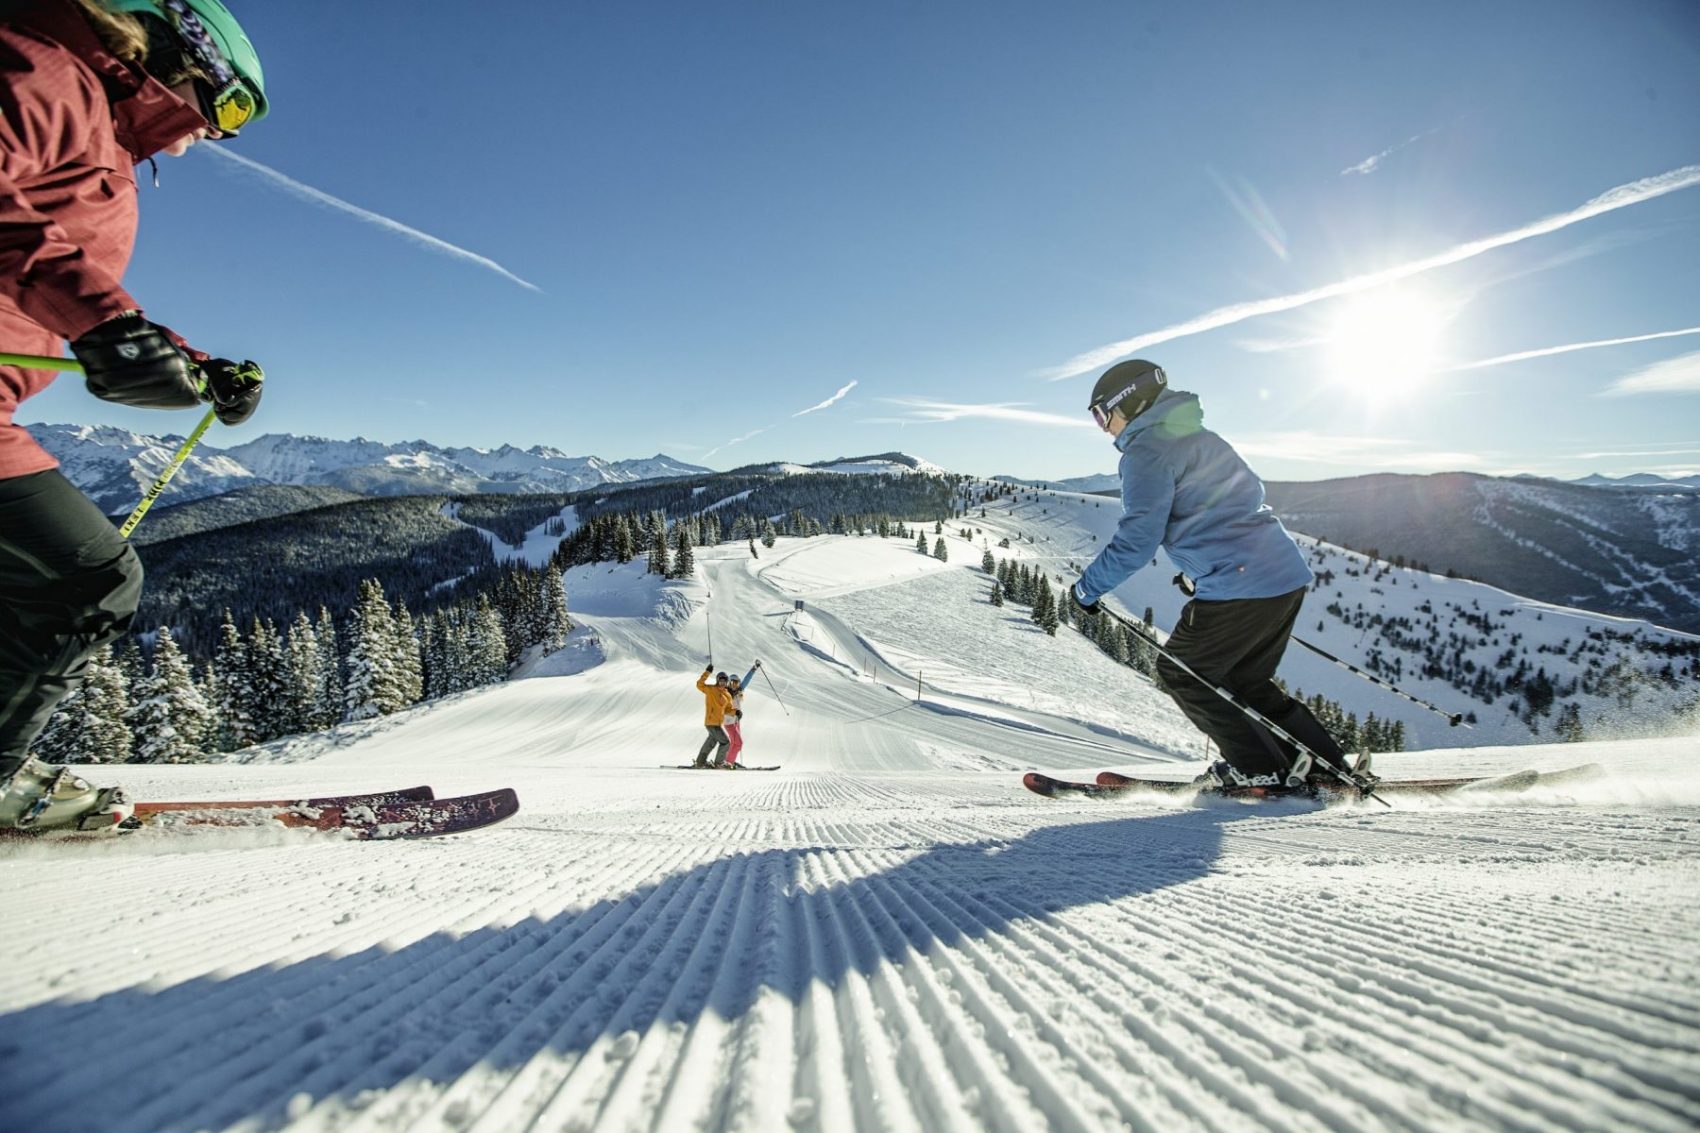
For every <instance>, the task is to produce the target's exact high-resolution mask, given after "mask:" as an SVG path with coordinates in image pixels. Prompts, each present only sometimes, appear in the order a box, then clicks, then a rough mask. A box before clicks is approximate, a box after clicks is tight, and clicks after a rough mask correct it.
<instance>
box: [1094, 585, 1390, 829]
mask: <svg viewBox="0 0 1700 1133" xmlns="http://www.w3.org/2000/svg"><path fill="white" fill-rule="evenodd" d="M1100 609H1102V610H1103V612H1104V614H1105V615H1106V616H1108V617H1109V618H1110V619H1111V620H1112V621H1116V622H1120V623H1121V625H1122V627H1123V628H1124V629H1126V630H1127V631H1128V632H1129V633H1134V634H1138V635H1139V637H1140V638H1141V639H1142V640H1144V641H1145V643H1146V644H1147V645H1149V646H1151V648H1153V649H1155V650H1156V651H1157V652H1158V653H1159V654H1161V655H1162V656H1164V657H1166V658H1168V660H1169V663H1170V664H1172V665H1174V666H1175V667H1176V668H1178V669H1180V670H1181V672H1183V673H1185V674H1186V675H1187V676H1189V677H1191V678H1192V679H1193V680H1195V681H1197V682H1198V683H1199V684H1201V685H1203V686H1204V687H1205V688H1207V689H1209V690H1210V691H1211V692H1213V693H1215V694H1216V695H1217V696H1219V697H1221V698H1222V699H1223V700H1225V701H1227V702H1228V703H1229V704H1232V705H1233V706H1234V707H1235V708H1238V709H1239V710H1240V711H1241V712H1243V713H1245V714H1246V716H1247V717H1248V718H1250V719H1251V720H1252V721H1254V722H1255V723H1258V724H1262V725H1263V726H1264V727H1265V728H1268V729H1269V730H1270V731H1271V732H1273V733H1274V734H1275V737H1276V738H1277V739H1280V740H1285V741H1286V742H1287V743H1290V744H1292V745H1293V746H1294V747H1295V748H1297V749H1298V750H1299V751H1301V752H1303V753H1304V754H1305V755H1306V756H1307V757H1309V759H1310V762H1311V765H1312V766H1316V767H1322V768H1323V769H1325V770H1326V771H1327V772H1328V773H1329V774H1330V775H1332V776H1334V778H1336V779H1338V780H1340V782H1342V783H1344V784H1346V785H1347V786H1348V787H1351V788H1352V789H1353V790H1355V791H1357V792H1358V794H1360V795H1362V796H1363V797H1364V798H1366V799H1374V800H1375V801H1376V802H1378V803H1380V804H1381V805H1382V806H1385V807H1391V806H1392V805H1393V804H1392V803H1390V802H1388V801H1387V800H1386V799H1384V798H1382V797H1381V796H1380V795H1378V794H1376V793H1375V788H1374V787H1371V786H1369V785H1368V784H1366V783H1363V782H1360V781H1359V780H1358V779H1357V778H1355V777H1354V776H1353V775H1352V773H1351V772H1350V771H1347V770H1344V769H1342V768H1339V767H1336V766H1335V765H1334V764H1333V763H1332V762H1331V761H1329V760H1326V759H1324V758H1322V756H1320V755H1318V754H1317V752H1316V751H1315V750H1314V749H1313V748H1312V747H1311V746H1310V745H1309V744H1307V743H1305V742H1304V741H1303V740H1301V739H1299V738H1298V737H1297V736H1295V735H1293V733H1291V732H1289V731H1287V729H1285V728H1283V727H1282V726H1281V725H1279V724H1277V723H1276V722H1275V721H1273V720H1271V719H1270V718H1269V717H1267V716H1265V715H1264V714H1263V713H1261V712H1259V711H1258V710H1257V709H1255V708H1253V707H1252V706H1251V705H1249V704H1247V703H1246V702H1245V701H1244V700H1242V699H1240V696H1239V694H1238V693H1236V692H1235V691H1234V690H1233V689H1230V688H1223V687H1222V686H1221V685H1219V684H1217V683H1216V682H1215V681H1212V680H1209V679H1207V678H1205V677H1201V676H1199V675H1198V671H1197V670H1196V669H1194V668H1193V667H1192V666H1191V665H1189V664H1187V663H1186V662H1185V661H1183V660H1181V659H1180V658H1179V657H1176V656H1175V655H1174V654H1173V653H1171V652H1169V651H1168V650H1167V649H1165V648H1163V645H1162V643H1161V642H1159V641H1158V640H1157V639H1156V638H1155V637H1152V636H1151V635H1150V634H1148V633H1146V632H1145V627H1144V626H1143V625H1136V624H1135V623H1134V622H1133V621H1131V620H1130V619H1128V618H1124V617H1122V616H1121V615H1120V614H1118V613H1116V612H1115V611H1114V610H1112V609H1110V608H1109V607H1108V606H1102V607H1100Z"/></svg>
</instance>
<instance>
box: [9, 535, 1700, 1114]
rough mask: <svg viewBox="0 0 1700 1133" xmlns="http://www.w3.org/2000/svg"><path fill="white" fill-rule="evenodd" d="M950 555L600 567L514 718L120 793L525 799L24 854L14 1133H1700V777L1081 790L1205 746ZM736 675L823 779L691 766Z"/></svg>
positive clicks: (489, 709)
mask: <svg viewBox="0 0 1700 1133" xmlns="http://www.w3.org/2000/svg"><path fill="white" fill-rule="evenodd" d="M992 534H993V539H994V542H995V539H996V534H997V532H996V531H993V532H992ZM945 537H946V539H947V541H948V543H949V545H950V550H951V552H952V557H951V561H950V562H948V563H946V562H941V561H939V560H937V559H935V558H932V557H929V556H925V555H920V554H917V553H916V552H915V549H914V546H913V545H912V543H911V544H905V543H904V542H903V541H901V540H878V539H873V538H853V537H822V538H816V539H810V540H789V539H787V540H781V541H780V542H779V543H778V544H777V545H776V546H775V547H773V548H771V549H768V548H763V549H762V552H761V557H760V558H759V559H756V558H752V556H751V555H750V554H749V553H748V551H747V550H746V549H745V548H744V547H742V546H740V545H736V544H733V545H727V546H721V547H717V548H705V549H701V550H699V553H698V566H697V576H696V578H695V579H694V580H692V581H689V582H684V583H666V582H662V581H659V580H658V579H656V578H655V577H654V576H646V575H645V574H643V572H642V563H641V561H640V562H637V563H632V564H628V565H626V566H621V567H613V566H611V565H610V564H600V565H596V566H591V567H581V568H576V569H574V570H572V571H569V572H568V575H567V579H566V582H567V588H568V595H569V600H570V602H571V606H572V611H573V616H574V618H575V621H576V623H577V627H576V629H575V630H574V632H573V635H572V639H571V641H570V643H569V645H568V646H567V648H566V649H564V650H562V651H561V652H559V653H556V654H554V655H552V656H549V657H546V658H542V659H540V660H538V661H536V662H535V663H534V664H533V665H532V666H531V667H530V669H529V670H528V671H526V672H524V673H522V674H521V675H520V676H519V677H518V678H516V679H514V680H511V681H509V682H507V683H505V684H502V685H498V686H494V687H491V688H487V689H483V690H479V691H477V692H472V693H466V694H462V695H460V696H458V697H453V698H448V699H445V700H441V701H436V702H433V703H430V704H427V705H423V706H421V707H419V708H416V709H413V710H411V711H408V712H404V713H402V714H399V715H396V716H392V717H388V718H385V719H381V720H376V721H367V722H364V723H361V724H350V725H344V726H342V727H340V728H338V729H336V730H334V731H333V732H329V733H323V734H319V735H315V736H309V737H299V738H296V739H292V740H286V741H280V742H278V743H275V744H272V745H269V746H267V747H265V748H262V749H258V750H250V751H248V752H244V753H239V755H238V757H237V758H238V759H240V760H241V761H240V762H237V761H232V762H225V763H213V764H200V765H182V766H125V767H117V768H94V769H92V770H93V771H95V772H103V771H104V772H107V773H108V774H107V775H106V777H105V778H106V780H110V781H118V782H122V783H123V784H124V785H125V786H126V787H128V788H129V789H130V791H131V793H132V795H133V796H134V797H136V798H140V799H171V798H190V799H196V798H217V797H232V798H262V799H263V798H292V797H296V796H307V795H327V794H336V793H350V792H357V791H370V790H381V789H385V788H391V787H399V786H403V785H411V784H415V783H419V784H427V783H428V784H429V785H430V786H431V787H432V788H433V789H434V790H435V791H436V793H437V795H438V796H439V797H449V796H455V795H464V794H473V793H476V792H480V791H485V790H490V789H493V788H498V787H512V788H514V789H515V790H517V792H518V795H519V799H520V808H519V812H518V813H517V814H516V815H514V816H513V817H510V818H508V819H507V820H506V821H504V822H502V823H500V824H499V825H495V826H491V827H489V828H487V829H483V830H479V831H475V832H471V833H467V834H461V835H456V836H451V837H446V838H436V839H426V840H420V841H393V842H382V841H380V842H354V841H351V840H348V839H346V838H341V837H338V836H336V835H334V834H319V833H312V832H308V831H302V830H289V829H282V828H249V827H244V828H238V829H230V828H219V827H191V828H184V829H173V830H156V829H147V828H145V829H143V830H140V831H137V832H136V833H134V834H127V835H115V836H108V837H103V838H99V839H86V840H85V839H79V840H76V841H74V842H65V843H61V844H52V843H49V842H47V841H45V840H37V841H24V842H22V843H17V842H9V843H6V844H3V845H0V892H3V893H4V894H5V899H6V915H5V917H4V918H3V920H0V956H4V957H5V962H4V963H3V964H0V1129H5V1130H15V1131H19V1133H23V1131H30V1133H54V1131H60V1130H67V1131H68V1130H106V1129H111V1128H122V1129H124V1130H130V1131H142V1130H172V1131H177V1130H224V1129H232V1130H246V1131H255V1133H258V1131H262V1130H265V1131H270V1130H290V1131H301V1133H306V1131H320V1130H325V1131H329V1130H346V1131H350V1133H353V1131H363V1133H378V1131H389V1130H444V1131H447V1130H455V1131H479V1133H506V1131H510V1130H531V1129H535V1130H549V1131H554V1130H590V1129H599V1130H600V1129H607V1130H625V1129H640V1130H665V1131H669V1133H671V1131H676V1130H696V1129H701V1130H722V1129H725V1130H752V1131H758V1130H759V1131H765V1130H827V1131H834V1133H839V1131H848V1130H881V1131H885V1130H900V1131H917V1133H918V1131H926V1133H934V1131H950V1130H960V1131H970V1130H1034V1131H1038V1130H1119V1129H1133V1130H1146V1131H1161V1133H1169V1131H1175V1130H1283V1131H1286V1130H1291V1131H1301V1130H1331V1131H1340V1133H1344V1131H1355V1130H1366V1129H1371V1130H1382V1129H1385V1130H1436V1131H1440V1130H1445V1131H1452V1130H1517V1131H1539V1130H1626V1131H1637V1133H1643V1131H1646V1133H1653V1131H1669V1133H1691V1131H1692V1130H1694V1129H1696V1128H1700V963H1697V961H1700V900H1697V898H1700V741H1697V740H1696V739H1695V738H1692V737H1689V738H1674V739H1673V738H1663V739H1619V740H1613V741H1598V742H1587V743H1580V744H1553V745H1527V744H1525V745H1522V746H1487V747H1473V748H1459V747H1453V748H1445V749H1442V748H1439V747H1438V745H1437V744H1433V743H1431V744H1430V745H1429V746H1430V749H1429V750H1424V751H1417V752H1409V753H1402V754H1389V755H1383V756H1380V757H1378V759H1377V770H1378V771H1380V772H1381V773H1382V774H1383V775H1385V776H1387V777H1389V778H1422V777H1432V776H1446V775H1482V774H1487V775H1497V774H1504V773H1509V772H1514V771H1519V770H1523V769H1528V768H1534V769H1548V770H1551V769H1558V768H1564V767H1570V766H1574V765H1577V764H1584V763H1598V764H1601V765H1602V766H1603V768H1604V770H1603V772H1602V773H1601V774H1600V775H1598V776H1595V777H1590V778H1586V779H1584V780H1582V781H1575V782H1564V783H1561V784H1558V785H1554V786H1550V787H1548V786H1537V787H1534V788H1532V789H1529V790H1526V791H1521V792H1517V793H1506V794H1501V795H1494V794H1492V793H1488V794H1485V795H1484V794H1479V793H1477V794H1469V795H1461V796H1455V797H1445V796H1441V797H1404V796H1398V797H1392V798H1391V801H1392V803H1393V805H1392V806H1391V807H1382V806H1379V805H1367V804H1361V803H1359V804H1352V803H1334V804H1330V805H1319V804H1316V803H1307V802H1297V801H1280V802H1268V803H1246V802H1230V801H1221V800H1218V801H1215V802H1208V801H1199V800H1196V799H1190V798H1176V797H1168V796H1163V795H1160V794H1157V793H1131V792H1130V793H1127V794H1125V795H1117V796H1112V797H1108V798H1056V799H1044V798H1039V797H1037V796H1035V795H1033V794H1031V793H1030V792H1028V791H1026V790H1023V789H1022V786H1021V777H1022V774H1023V772H1025V771H1029V770H1039V771H1043V772H1045V773H1048V774H1052V775H1056V776H1058V777H1061V778H1068V779H1076V780H1082V779H1083V780H1087V781H1090V780H1091V779H1092V777H1093V775H1094V774H1095V773H1096V772H1097V771H1100V770H1105V769H1114V770H1119V771H1122V772H1125V773H1128V774H1139V775H1158V776H1166V777H1173V778H1184V777H1188V776H1190V775H1191V774H1193V773H1195V772H1196V771H1197V770H1198V769H1199V768H1200V767H1201V766H1202V752H1201V751H1200V750H1199V746H1198V742H1197V736H1196V733H1193V732H1192V731H1191V729H1190V728H1189V726H1188V725H1187V724H1186V722H1185V720H1184V719H1183V718H1182V717H1181V716H1180V715H1179V713H1178V712H1177V711H1176V710H1175V709H1174V708H1173V707H1172V705H1170V703H1169V701H1168V700H1167V698H1166V697H1165V696H1164V695H1163V694H1162V693H1161V692H1159V691H1157V690H1156V689H1155V688H1154V687H1152V686H1151V685H1150V684H1149V682H1147V681H1146V680H1144V678H1141V677H1139V676H1137V675H1136V674H1134V673H1133V672H1132V671H1131V670H1129V669H1127V668H1125V667H1120V666H1117V665H1115V664H1114V663H1113V662H1112V661H1110V660H1109V659H1108V658H1106V657H1105V656H1104V655H1103V654H1102V653H1101V652H1099V651H1098V650H1097V649H1096V647H1094V646H1092V645H1091V644H1089V643H1087V642H1085V641H1084V640H1082V639H1081V638H1080V637H1079V636H1078V635H1076V634H1073V633H1072V632H1070V631H1066V630H1065V631H1064V632H1062V633H1060V634H1059V635H1058V636H1057V637H1055V638H1052V637H1047V636H1046V635H1045V634H1044V633H1043V632H1042V631H1040V630H1038V629H1037V628H1036V627H1035V626H1033V624H1032V623H1031V622H1029V621H1027V620H1026V619H1025V617H1024V615H1023V614H1022V613H1021V612H1019V611H1014V610H1011V609H1009V608H998V607H993V606H991V605H989V604H988V603H987V602H986V601H985V600H984V594H985V591H986V589H987V580H986V577H985V575H984V574H983V573H981V572H980V570H979V565H978V564H979V561H980V551H979V545H978V543H974V544H970V543H968V542H965V541H963V540H960V539H958V538H956V536H955V534H954V533H947V534H946V536H945ZM927 538H928V540H929V542H930V541H931V540H932V539H933V534H932V532H931V529H930V527H929V529H928V534H927ZM995 553H997V554H1000V555H1002V554H1005V553H1006V552H1004V551H1001V550H1000V551H997V552H995ZM1057 569H1058V570H1060V569H1061V565H1060V564H1058V565H1057ZM1145 573H1146V574H1151V573H1154V572H1145ZM1457 585H1459V586H1467V585H1471V584H1466V583H1458V584H1457ZM1482 589H1483V591H1485V590H1486V588H1482ZM1493 593H1494V594H1495V595H1496V597H1497V598H1499V599H1504V600H1510V599H1507V598H1506V596H1504V595H1503V594H1501V593H1500V592H1497V591H1496V592H1493ZM799 602H801V604H802V605H801V608H800V609H799V606H798V603H799ZM1125 604H1126V606H1127V607H1128V608H1132V609H1134V610H1135V612H1136V613H1137V612H1138V607H1137V606H1136V605H1135V602H1134V601H1132V600H1128V601H1126V602H1125ZM1548 609H1549V610H1551V609H1553V608H1548ZM1307 610H1309V607H1308V606H1307ZM1311 620H1312V621H1314V620H1315V619H1314V618H1312V619H1311ZM1158 622H1159V624H1160V625H1161V624H1166V623H1165V622H1164V621H1163V616H1162V610H1161V609H1160V610H1159V618H1158ZM711 642H712V656H713V660H714V664H715V665H716V666H717V667H719V668H724V669H727V670H729V671H739V672H741V671H742V670H743V669H744V668H747V667H748V666H749V664H750V663H751V662H752V661H754V660H755V659H757V658H760V659H761V661H762V662H763V665H764V671H763V672H764V675H763V676H758V677H757V679H756V681H755V682H754V684H753V686H752V687H751V689H750V692H749V694H748V697H747V700H746V704H745V707H746V711H747V716H746V719H745V721H744V725H745V738H746V744H747V746H746V749H745V753H744V756H743V758H744V759H746V760H748V761H749V762H750V763H751V764H753V765H758V766H770V765H773V764H779V765H782V766H781V768H780V770H778V771H775V772H773V773H770V774H763V775H738V774H728V773H724V772H712V771H710V772H703V773H701V774H690V775H681V774H677V773H675V772H673V771H672V770H671V766H672V765H675V764H678V763H685V762H689V760H690V758H691V757H692V756H693V755H694V754H695V751H696V748H697V745H698V744H699V743H700V741H701V738H702V728H701V723H700V721H701V712H702V698H701V696H700V695H699V694H698V693H697V692H696V691H695V689H694V688H693V687H692V685H693V681H694V680H695V678H696V676H697V674H698V673H699V672H700V671H701V669H702V666H703V663H704V661H705V659H706V658H708V657H709V655H710V645H711ZM1295 652H1296V651H1295ZM767 678H771V681H769V680H768V679H767ZM1346 679H1348V680H1349V679H1350V678H1349V676H1348V677H1347V678H1346ZM1305 683H1306V686H1307V687H1312V686H1313V684H1314V687H1319V688H1320V687H1323V686H1322V685H1321V683H1320V682H1310V681H1307V682H1305ZM1329 695H1331V696H1335V697H1338V698H1346V697H1348V696H1349V697H1350V698H1351V700H1352V702H1353V703H1356V704H1358V705H1360V706H1373V707H1374V709H1375V710H1376V711H1378V712H1389V711H1392V712H1397V702H1394V701H1391V700H1390V699H1389V700H1386V701H1383V700H1380V699H1377V697H1379V696H1381V695H1382V694H1380V693H1378V692H1376V691H1375V690H1373V689H1370V688H1369V687H1368V686H1362V687H1361V688H1358V687H1352V686H1350V685H1336V686H1334V687H1333V689H1332V691H1330V693H1329ZM1456 735H1457V738H1458V740H1459V741H1460V742H1462V741H1464V740H1465V739H1466V737H1465V736H1464V734H1463V733H1461V732H1460V733H1457V734H1456ZM663 765H667V768H666V769H664V768H663Z"/></svg>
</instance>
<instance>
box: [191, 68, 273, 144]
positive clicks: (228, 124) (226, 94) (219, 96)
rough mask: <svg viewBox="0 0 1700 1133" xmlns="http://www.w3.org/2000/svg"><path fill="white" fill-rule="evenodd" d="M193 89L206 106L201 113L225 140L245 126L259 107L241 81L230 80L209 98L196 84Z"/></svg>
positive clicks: (252, 93) (199, 85) (246, 86)
mask: <svg viewBox="0 0 1700 1133" xmlns="http://www.w3.org/2000/svg"><path fill="white" fill-rule="evenodd" d="M195 89H196V92H197V93H198V94H200V96H201V99H202V101H203V102H204V103H205V104H206V105H204V106H202V107H201V113H202V114H204V115H205V116H206V119H207V121H208V122H211V123H212V124H213V125H214V126H217V127H218V132H219V133H221V134H223V135H224V136H225V137H227V138H228V137H232V136H234V135H235V133H236V131H238V130H240V129H241V128H242V127H244V126H246V125H247V124H248V121H249V120H250V119H251V118H253V117H254V114H255V112H256V111H258V110H259V107H260V104H259V102H258V101H257V100H256V99H255V98H254V92H253V91H251V90H249V89H248V85H247V84H246V83H244V82H243V81H242V80H241V79H231V80H230V81H229V82H228V83H226V84H224V86H222V87H221V88H219V89H218V90H216V91H213V92H211V94H210V96H209V95H208V93H207V92H206V91H204V90H202V89H201V84H200V83H198V82H197V83H196V84H195Z"/></svg>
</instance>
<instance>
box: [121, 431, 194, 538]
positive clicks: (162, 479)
mask: <svg viewBox="0 0 1700 1133" xmlns="http://www.w3.org/2000/svg"><path fill="white" fill-rule="evenodd" d="M216 413H217V410H214V409H209V410H207V412H206V415H205V416H204V417H202V418H201V423H200V424H199V425H196V426H195V431H194V432H192V433H190V434H189V439H188V440H186V441H184V442H183V443H182V444H181V445H179V446H177V452H176V454H175V455H173V456H172V458H171V463H170V464H167V465H166V466H165V471H163V472H161V473H160V474H159V475H158V476H155V477H154V481H153V483H152V484H150V485H148V490H147V491H145V492H143V493H142V498H141V500H140V502H138V503H137V504H136V510H135V511H132V512H131V513H130V518H129V519H126V520H125V521H124V524H123V526H121V527H119V528H118V534H119V537H120V538H124V539H128V538H129V537H130V532H132V531H134V530H135V529H136V524H138V523H140V522H141V521H142V516H144V515H146V514H147V513H148V509H149V508H150V507H152V506H153V502H154V501H155V500H157V499H159V494H160V493H161V492H163V491H165V486H166V485H167V484H169V483H171V478H172V477H173V476H175V475H177V470H178V469H179V468H181V467H182V466H183V462H184V461H185V460H188V459H189V452H190V450H191V449H193V448H194V447H195V446H196V445H197V444H199V443H200V440H201V436H202V435H203V434H204V433H205V432H206V431H207V428H208V427H209V426H210V425H211V424H212V423H213V417H214V416H215V414H216Z"/></svg>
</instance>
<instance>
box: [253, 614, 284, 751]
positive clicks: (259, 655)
mask: <svg viewBox="0 0 1700 1133" xmlns="http://www.w3.org/2000/svg"><path fill="white" fill-rule="evenodd" d="M248 679H249V682H250V688H249V695H250V697H251V698H252V700H251V702H250V703H251V704H252V705H253V713H254V731H255V734H256V737H257V738H258V739H259V740H260V741H262V742H264V741H265V740H275V739H277V738H278V737H279V736H286V735H288V734H289V732H290V727H289V720H288V719H287V718H286V717H287V715H288V709H287V702H288V694H289V674H288V672H287V669H286V664H285V661H284V656H283V642H282V640H281V639H279V637H278V633H277V627H276V626H274V625H272V623H271V622H270V621H269V620H268V621H266V622H263V623H262V622H261V621H260V620H259V619H258V618H255V619H254V627H253V629H252V630H251V631H250V632H249V635H248Z"/></svg>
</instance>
